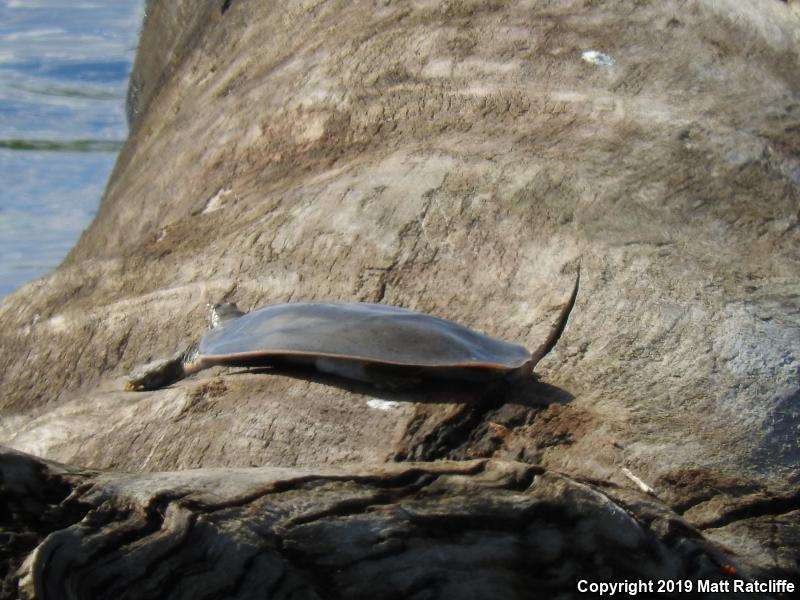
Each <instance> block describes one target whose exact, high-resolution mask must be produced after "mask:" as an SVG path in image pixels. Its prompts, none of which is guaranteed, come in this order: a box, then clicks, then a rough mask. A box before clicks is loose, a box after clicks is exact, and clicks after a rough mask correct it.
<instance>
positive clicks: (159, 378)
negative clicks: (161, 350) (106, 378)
mask: <svg viewBox="0 0 800 600" xmlns="http://www.w3.org/2000/svg"><path fill="white" fill-rule="evenodd" d="M183 360H184V353H183V352H181V353H180V354H177V355H175V356H173V357H172V358H162V359H161V360H155V361H153V362H151V363H147V364H146V365H142V366H141V367H139V368H137V369H135V370H134V371H132V372H131V374H130V375H128V383H126V384H125V389H126V390H129V391H141V392H143V391H147V390H157V389H158V388H162V387H164V386H167V385H169V384H171V383H175V382H176V381H178V380H180V379H183V378H184V377H185V376H186V371H185V369H184V366H183Z"/></svg>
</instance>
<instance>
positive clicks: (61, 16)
mask: <svg viewBox="0 0 800 600" xmlns="http://www.w3.org/2000/svg"><path fill="white" fill-rule="evenodd" d="M143 10H144V0H96V1H89V0H0V297H2V296H5V295H7V294H8V293H10V292H11V291H13V290H14V289H16V288H18V287H19V286H20V285H22V284H23V283H25V282H27V281H29V280H31V279H34V278H36V277H38V276H40V275H42V274H44V273H46V272H48V271H49V270H51V269H53V268H54V267H56V266H57V265H58V263H59V262H61V260H62V259H63V258H64V256H65V255H66V253H67V252H68V251H69V249H70V248H71V247H72V246H73V245H74V243H75V242H76V241H77V239H78V237H79V236H80V234H81V232H82V231H83V229H84V228H85V227H86V226H87V225H88V224H89V221H91V219H92V217H93V216H94V214H95V212H96V210H97V205H98V202H99V200H100V196H101V195H102V193H103V189H104V188H105V184H106V181H107V179H108V176H109V174H110V172H111V168H112V167H113V165H114V161H115V160H116V155H117V152H118V150H119V147H120V146H121V144H122V141H123V140H124V139H125V136H126V135H127V126H126V121H125V94H126V88H127V82H128V76H129V74H130V69H131V64H132V62H133V57H134V52H135V48H136V43H137V38H138V33H139V28H140V24H141V20H142V13H143Z"/></svg>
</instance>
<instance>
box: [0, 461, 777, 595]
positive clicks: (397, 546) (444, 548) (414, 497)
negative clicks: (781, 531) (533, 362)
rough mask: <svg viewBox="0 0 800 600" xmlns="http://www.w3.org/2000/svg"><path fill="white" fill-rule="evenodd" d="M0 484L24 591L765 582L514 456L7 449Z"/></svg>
mask: <svg viewBox="0 0 800 600" xmlns="http://www.w3.org/2000/svg"><path fill="white" fill-rule="evenodd" d="M0 484H1V485H2V492H3V494H2V499H3V505H2V508H3V517H5V518H3V519H2V521H0V535H4V536H6V537H7V539H10V540H11V543H9V544H8V545H7V546H6V550H5V555H6V557H8V556H9V555H11V556H12V557H13V559H12V561H11V564H12V565H13V566H14V567H16V569H12V570H11V571H6V572H4V573H2V575H3V577H4V579H3V585H4V590H6V591H7V592H15V591H17V590H18V591H19V592H20V597H21V598H73V599H76V600H77V599H81V598H87V599H89V598H91V599H100V598H120V599H122V598H135V599H137V600H144V599H146V598H167V597H168V598H175V599H178V598H222V597H225V598H386V599H391V598H552V597H554V594H558V597H559V598H572V597H575V598H577V597H586V595H585V594H581V593H579V592H578V590H577V586H576V582H578V581H580V580H582V579H583V580H587V579H588V580H589V581H592V582H600V581H609V582H621V581H625V580H629V581H639V580H645V581H658V580H667V579H670V580H673V581H674V580H678V579H680V580H683V581H686V580H692V581H694V582H696V581H699V580H703V581H714V582H724V581H729V582H730V581H732V580H733V579H734V577H733V572H734V570H735V572H736V573H735V574H736V577H737V578H745V579H750V578H752V577H754V576H761V577H763V576H769V575H775V573H774V572H770V571H759V570H757V569H756V570H752V569H750V568H749V567H747V566H744V565H742V564H739V563H737V562H735V561H731V559H730V558H729V557H728V556H726V555H725V553H724V552H722V551H720V549H719V548H717V547H715V546H714V545H713V544H710V543H709V542H708V541H706V540H704V539H703V537H702V535H701V534H700V533H699V532H698V531H697V530H695V529H694V528H692V527H691V526H690V525H689V524H688V523H686V522H685V521H684V520H682V519H681V518H680V517H678V516H677V515H675V514H674V513H671V512H670V511H669V510H666V509H664V508H663V507H662V506H660V505H658V504H655V503H653V502H652V501H650V500H649V499H647V498H646V497H643V496H641V495H639V494H636V493H632V492H629V491H625V490H620V489H618V488H616V487H615V486H603V487H598V486H596V485H592V484H590V483H582V482H578V481H575V480H573V479H570V478H569V477H566V476H564V475H561V474H558V473H554V472H550V471H546V470H544V469H542V468H540V467H536V466H533V465H528V464H523V463H514V462H505V461H486V460H475V461H463V462H448V461H442V462H438V463H427V464H420V463H402V464H387V465H383V466H372V467H350V468H347V467H327V468H316V469H315V468H310V467H305V468H289V467H283V468H278V467H263V468H258V469H223V470H213V469H200V470H187V471H177V472H171V473H140V474H121V473H102V472H88V471H76V470H70V469H66V468H64V467H62V466H60V465H57V464H52V463H46V462H42V461H40V460H38V459H35V458H33V457H31V456H27V455H21V454H17V453H13V452H3V453H0ZM9 516H10V517H11V519H9V518H8V517H9ZM34 546H35V551H34V552H33V553H31V554H30V555H29V557H28V558H27V559H26V560H25V561H24V563H23V562H22V561H21V560H20V559H21V558H24V557H25V556H26V554H27V552H28V551H30V550H31V549H32V548H33V547H34ZM695 585H696V584H695ZM728 585H730V583H729V584H728ZM695 589H696V588H695ZM659 597H663V598H670V597H672V598H678V597H684V594H681V593H665V594H660V595H659ZM696 597H703V598H705V597H708V598H711V597H714V594H700V595H697V596H696ZM727 597H729V598H751V597H752V598H756V597H762V598H766V597H768V596H767V595H756V594H730V595H728V596H727Z"/></svg>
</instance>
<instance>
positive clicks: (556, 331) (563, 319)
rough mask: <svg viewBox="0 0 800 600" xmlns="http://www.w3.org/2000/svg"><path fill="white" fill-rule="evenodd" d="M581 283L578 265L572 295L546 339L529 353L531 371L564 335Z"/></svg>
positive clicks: (579, 266)
mask: <svg viewBox="0 0 800 600" xmlns="http://www.w3.org/2000/svg"><path fill="white" fill-rule="evenodd" d="M580 282H581V265H580V263H578V272H577V273H576V274H575V285H574V286H573V288H572V294H570V297H569V300H568V301H567V303H566V304H565V305H564V306H563V307H562V308H561V312H560V313H559V315H558V320H557V321H556V322H555V324H554V325H553V327H552V328H551V329H550V333H549V334H548V335H547V339H546V340H545V341H544V343H543V344H542V345H541V346H539V347H538V348H537V349H536V350H534V351H533V353H531V360H530V363H529V364H530V369H531V370H532V369H533V368H534V367H535V366H536V365H537V364H538V363H539V361H540V360H542V359H543V358H544V357H545V356H547V354H548V353H549V352H550V351H551V350H552V349H553V347H555V345H556V343H557V342H558V340H559V338H560V337H561V334H562V333H564V329H565V328H566V326H567V320H568V319H569V315H570V313H571V312H572V309H573V307H574V306H575V300H576V298H577V297H578V287H580Z"/></svg>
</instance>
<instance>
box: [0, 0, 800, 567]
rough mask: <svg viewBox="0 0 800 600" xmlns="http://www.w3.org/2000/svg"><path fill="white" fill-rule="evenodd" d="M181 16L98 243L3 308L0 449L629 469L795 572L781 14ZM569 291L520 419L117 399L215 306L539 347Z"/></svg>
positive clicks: (139, 106)
mask: <svg viewBox="0 0 800 600" xmlns="http://www.w3.org/2000/svg"><path fill="white" fill-rule="evenodd" d="M201 4H202V6H200V7H198V6H197V3H195V2H188V1H187V0H175V1H173V2H158V3H151V5H150V6H149V8H148V17H147V21H146V24H145V27H144V30H143V34H142V43H141V48H140V51H139V54H138V58H137V65H136V68H135V73H134V76H133V87H132V90H133V93H132V94H131V97H132V100H133V104H132V110H131V114H132V118H133V126H132V132H131V136H130V139H129V141H128V143H127V144H126V146H125V148H124V149H123V151H122V153H121V155H120V157H119V160H118V163H117V165H116V168H115V171H114V174H113V176H112V179H111V181H110V182H109V186H108V189H107V191H106V195H105V197H104V199H103V203H102V206H101V208H100V211H99V213H98V216H97V218H96V220H95V221H94V223H93V224H92V226H91V227H90V228H89V230H88V231H87V232H86V233H85V235H84V236H83V238H82V239H81V241H80V243H79V244H78V245H77V247H76V248H75V249H74V251H73V252H72V253H71V255H70V256H69V258H68V259H67V260H66V261H65V263H64V264H63V265H62V266H61V267H60V268H59V269H58V270H57V271H56V272H54V273H53V274H51V275H50V276H48V277H45V278H43V279H41V280H39V281H36V282H33V283H31V284H29V285H27V286H25V287H24V288H23V289H21V290H20V291H18V292H17V293H15V294H14V295H12V296H10V297H9V298H7V299H6V300H5V301H4V302H3V303H2V304H0V324H2V327H0V386H2V389H3V394H2V396H1V397H0V442H2V443H4V444H6V445H8V446H11V447H13V448H16V449H18V450H21V451H25V452H30V453H33V454H36V455H38V456H41V457H45V458H48V459H52V460H57V461H61V462H68V463H72V464H76V465H82V466H83V467H86V468H96V469H98V468H100V469H117V470H128V471H142V472H147V471H156V470H159V471H174V470H176V469H187V468H212V467H218V468H225V467H227V468H241V467H248V466H262V465H269V466H271V467H298V468H299V467H300V466H308V467H309V468H311V467H313V468H320V466H321V465H325V464H342V463H361V464H364V465H366V464H372V465H380V464H383V463H385V462H387V461H395V460H415V461H431V460H435V459H450V460H454V459H455V460H470V459H475V458H493V459H496V460H511V461H521V462H524V463H528V464H536V465H541V467H542V468H545V469H550V470H553V469H555V470H558V471H560V472H564V473H568V474H569V475H571V476H572V477H578V478H583V479H591V480H593V481H598V482H600V481H606V482H611V483H613V484H616V485H618V486H627V487H629V488H633V487H635V485H634V483H633V482H632V481H630V480H629V479H628V478H627V477H626V475H625V474H624V472H623V471H622V468H623V467H625V468H628V469H630V472H632V473H633V474H635V475H636V476H638V477H640V478H642V479H643V480H644V481H645V482H646V483H648V484H649V485H651V486H652V487H653V488H655V492H656V494H657V495H658V497H659V498H660V499H661V500H662V501H663V502H665V503H667V504H668V505H670V506H672V507H673V508H674V509H675V510H676V511H678V512H679V513H683V514H684V516H685V518H686V519H687V521H689V522H691V523H693V524H694V525H695V526H697V527H701V528H704V531H705V533H706V534H707V535H708V536H709V537H711V538H712V539H716V540H719V541H720V542H721V543H723V544H724V545H725V546H726V547H727V548H728V549H729V550H731V551H732V552H735V553H738V554H739V555H740V556H746V557H747V560H748V561H751V562H752V563H753V564H755V565H759V568H763V569H776V570H777V571H776V572H778V571H780V572H793V573H797V572H800V566H798V558H797V552H796V546H792V544H791V540H792V539H797V538H796V536H794V532H796V527H797V525H796V523H797V519H796V517H797V511H798V510H800V501H799V500H798V487H799V486H798V482H799V480H800V470H799V469H798V467H799V465H800V444H799V443H798V437H799V435H798V432H799V431H800V429H799V428H800V406H799V405H800V303H799V302H798V298H799V297H800V227H798V219H799V218H800V213H799V212H798V206H799V205H800V160H799V159H798V156H800V142H799V141H798V140H800V135H798V132H800V69H798V62H800V61H799V60H798V59H799V58H800V57H799V56H798V54H799V53H800V50H799V48H800V17H798V15H797V13H796V12H795V11H793V9H792V7H791V6H789V5H788V4H786V3H783V2H778V1H773V0H752V1H746V2H742V1H734V0H714V1H712V0H695V1H689V2H678V1H677V0H675V1H669V0H662V1H658V2H656V1H653V2H647V1H644V2H643V1H641V0H638V1H633V0H630V1H623V0H617V1H614V0H612V1H609V2H603V3H595V2H583V1H577V0H575V1H565V2H558V3H552V2H524V1H519V2H496V1H493V0H464V1H448V2H413V3H412V2H408V3H407V2H343V1H341V2H337V1H329V2H324V1H304V2H301V1H299V0H298V1H294V2H284V3H263V2H256V1H255V0H233V1H230V0H227V1H225V2H215V3H212V2H207V3H201ZM165 40H168V41H167V42H165ZM588 50H597V51H602V52H604V53H606V54H607V55H608V56H609V57H610V58H611V59H612V60H613V63H610V61H605V62H601V63H600V64H597V63H593V62H591V61H589V60H584V59H583V58H582V53H583V52H585V51H588ZM587 58H590V57H589V56H587ZM578 262H580V264H581V269H582V280H581V288H580V291H579V295H578V299H577V303H576V305H575V309H574V310H573V312H572V315H571V317H570V320H569V323H568V325H567V328H566V331H565V332H564V335H563V336H562V338H561V340H560V341H559V344H558V345H557V346H556V349H555V350H554V351H553V352H552V353H551V354H550V355H549V356H548V357H546V358H545V360H544V361H542V363H540V367H539V369H538V371H539V374H540V381H538V382H530V383H529V384H528V385H524V386H520V387H518V388H515V389H513V390H508V391H506V392H500V391H498V390H476V389H470V388H468V389H461V388H458V387H454V386H432V387H428V388H423V389H420V390H414V391H410V392H404V393H393V394H387V393H383V392H380V391H376V390H374V389H372V388H370V387H367V386H360V385H357V384H349V383H346V382H341V381H336V380H333V379H331V378H327V377H323V376H318V375H313V374H309V373H303V372H291V373H271V372H261V373H244V372H242V371H238V372H235V371H233V372H232V371H221V370H217V371H216V372H210V373H203V374H201V375H199V376H197V377H195V378H191V379H189V380H186V381H183V382H181V383H179V384H177V385H175V386H173V387H171V388H169V389H165V390H160V391H158V392H153V393H141V394H136V393H125V392H122V391H121V390H122V381H123V379H122V378H123V376H124V374H125V373H126V372H128V371H129V370H130V369H131V368H132V367H133V366H134V365H136V364H139V363H142V362H145V361H147V360H149V359H152V358H156V357H161V356H166V355H168V354H171V353H173V352H174V351H175V350H176V349H177V348H178V347H181V346H183V345H184V344H186V343H188V342H189V341H191V340H192V339H194V338H195V337H196V336H198V335H199V334H200V333H201V332H202V331H203V329H204V328H205V304H206V303H207V302H218V301H224V300H235V301H237V302H238V303H239V304H240V306H242V307H243V308H251V307H254V306H259V305H262V304H266V303H271V302H285V301H294V300H325V299H336V300H365V301H380V302H385V303H391V304H396V305H401V306H406V307H409V308H413V309H416V310H421V311H425V312H430V313H432V314H436V315H439V316H442V317H445V318H449V319H453V320H456V321H459V322H462V323H464V324H466V325H469V326H472V327H474V328H476V329H479V330H483V331H485V332H487V333H490V334H492V335H496V336H499V337H504V338H507V339H509V340H512V341H515V342H519V343H523V344H526V345H528V346H529V347H535V346H536V345H537V344H538V342H539V341H540V340H541V339H542V338H543V337H544V336H545V335H546V333H547V331H548V330H549V328H550V325H551V323H552V322H553V320H554V319H555V317H556V315H557V314H558V311H559V309H560V307H561V305H562V304H563V302H564V301H565V300H566V298H567V297H568V295H569V292H570V289H571V286H572V282H573V274H574V271H575V268H576V266H577V264H578ZM381 401H383V402H381ZM386 401H388V402H386ZM375 468H378V467H377V466H376V467H375ZM143 476H144V475H143ZM654 502H655V500H654Z"/></svg>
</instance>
